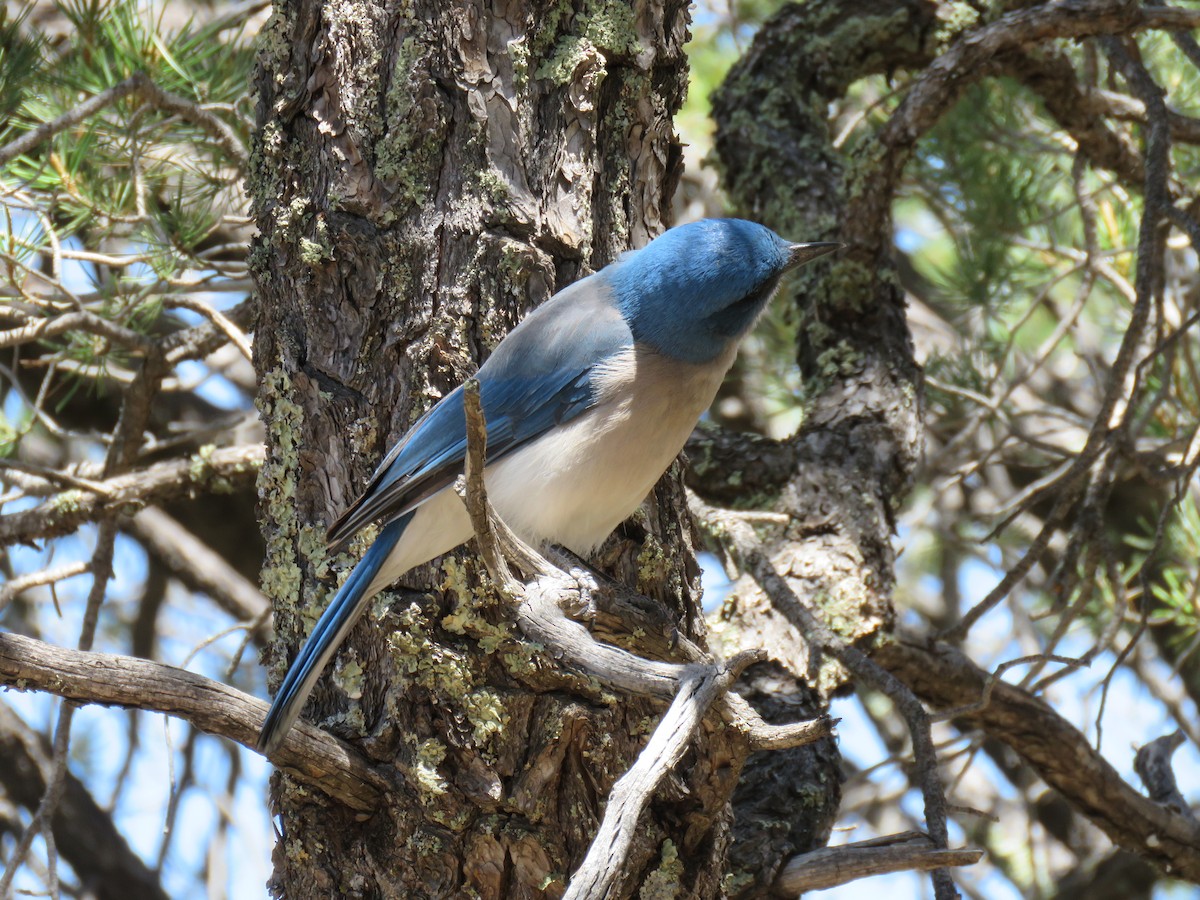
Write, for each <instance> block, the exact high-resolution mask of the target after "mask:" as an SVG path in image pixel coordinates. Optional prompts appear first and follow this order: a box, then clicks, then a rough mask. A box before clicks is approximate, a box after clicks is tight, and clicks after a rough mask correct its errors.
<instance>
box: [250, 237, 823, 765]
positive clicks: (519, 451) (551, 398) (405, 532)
mask: <svg viewBox="0 0 1200 900" xmlns="http://www.w3.org/2000/svg"><path fill="white" fill-rule="evenodd" d="M838 246H839V245H838V244H831V243H810V244H791V243H788V242H787V241H785V240H783V239H782V238H780V237H779V236H778V235H776V234H775V233H774V232H772V231H770V230H769V229H767V228H764V227H763V226H761V225H757V224H755V223H753V222H746V221H743V220H740V219H706V220H704V221H700V222H693V223H691V224H689V225H680V226H679V227H677V228H672V229H670V230H669V231H667V232H665V233H663V234H662V235H660V236H659V237H658V238H656V239H655V240H653V241H651V242H650V243H649V244H647V245H646V246H645V247H643V248H641V249H640V250H634V251H631V252H629V253H625V254H624V255H622V256H621V257H620V258H619V259H617V260H616V261H615V262H614V263H612V264H611V265H609V266H606V267H605V268H603V269H601V270H600V271H599V272H597V273H596V274H594V275H590V276H588V277H587V278H584V279H582V280H580V281H577V282H575V283H574V284H572V285H571V286H570V287H568V288H565V289H564V290H562V291H559V292H558V293H557V294H555V295H554V296H553V297H551V298H550V299H549V300H548V301H546V302H545V303H544V304H542V305H541V306H540V307H538V308H537V309H536V310H534V312H532V313H531V314H530V315H529V316H528V317H527V318H526V319H525V320H524V321H523V322H521V324H520V325H518V326H517V327H516V328H515V329H513V331H512V332H511V333H510V334H509V335H508V336H507V337H506V338H504V340H502V341H501V342H500V344H499V346H497V347H496V349H495V351H494V352H493V353H492V355H491V356H490V357H489V358H488V360H487V362H485V363H484V364H483V366H482V367H480V369H479V375H478V379H479V385H480V399H481V401H482V405H483V412H484V417H485V419H486V421H487V454H488V455H487V464H486V468H485V470H484V479H485V484H486V486H487V492H488V498H489V499H490V500H491V503H492V506H493V507H494V508H495V510H496V513H497V514H498V515H499V516H500V518H501V519H503V520H504V522H506V523H507V524H508V526H509V527H510V528H512V529H513V531H515V532H516V533H517V534H518V535H519V536H521V537H522V538H523V539H525V540H526V541H528V542H529V543H531V544H534V545H535V546H536V545H538V544H541V543H546V542H553V543H558V544H561V545H564V546H566V547H568V548H570V549H571V550H573V551H575V552H576V553H579V554H587V553H588V552H589V551H591V550H593V549H594V548H595V547H596V546H597V545H599V544H600V543H601V542H602V541H603V540H604V539H605V538H606V537H607V536H608V535H609V533H610V532H611V531H612V530H613V529H614V528H616V526H617V525H618V524H619V523H620V522H621V521H623V520H624V519H625V518H626V517H628V516H629V515H630V513H632V512H633V511H634V510H635V509H636V508H637V506H638V504H640V503H641V502H642V501H643V500H644V499H645V498H646V496H647V495H648V494H649V493H650V490H651V489H652V488H653V487H654V484H655V482H656V481H657V480H658V478H659V476H661V475H662V474H663V472H664V471H666V469H667V467H668V466H669V465H670V464H671V461H672V460H673V459H675V457H676V456H677V455H678V454H679V451H680V450H681V449H683V445H684V442H685V441H686V440H687V438H688V435H689V434H691V432H692V429H693V428H694V427H695V425H696V423H697V421H698V420H699V418H700V416H701V414H702V413H703V412H704V411H705V410H706V409H707V408H708V406H709V404H710V403H712V400H713V397H714V396H715V395H716V392H717V388H718V387H719V386H720V384H721V379H722V378H723V377H724V375H725V373H726V371H727V370H728V369H729V367H730V365H731V364H732V363H733V358H734V356H735V355H736V353H737V346H738V342H739V341H740V340H741V339H742V338H743V337H744V336H745V335H746V333H747V332H748V331H749V330H750V328H751V327H752V326H753V325H754V322H755V320H756V319H757V318H758V316H759V314H760V313H761V312H762V311H763V309H764V308H765V307H766V305H767V301H768V300H770V299H771V296H772V294H774V292H775V289H776V287H777V285H778V284H779V278H780V276H781V275H782V274H783V273H784V272H786V271H787V270H788V269H790V268H792V267H794V266H798V265H800V264H802V263H805V262H808V261H810V260H813V259H816V258H817V257H819V256H823V255H824V254H826V253H829V252H830V251H831V250H834V249H836V248H837V247H838ZM465 452H466V420H465V414H464V411H463V397H462V388H461V387H460V388H458V389H457V390H455V391H453V392H452V393H450V394H449V395H447V396H446V397H445V398H443V399H442V401H441V402H440V403H438V404H437V405H436V406H435V407H433V409H431V410H430V411H429V412H428V413H426V414H425V416H424V417H423V418H422V419H421V420H420V421H418V422H417V424H416V425H414V426H413V427H412V429H410V430H409V432H408V434H406V435H405V436H404V438H403V439H402V440H401V441H400V442H399V443H398V444H396V446H394V447H393V448H392V449H391V451H390V452H389V453H388V455H387V456H386V457H385V458H384V460H383V462H382V463H381V464H380V466H379V469H378V470H377V471H376V472H375V475H374V477H373V478H372V479H371V483H370V484H369V485H367V489H366V490H365V491H364V492H363V494H362V496H361V497H359V498H358V500H356V501H355V502H354V504H353V505H352V506H350V508H349V509H347V510H346V511H345V512H344V513H342V515H341V517H340V518H339V519H338V520H337V521H336V522H334V523H333V525H332V526H331V527H330V529H329V543H330V545H331V547H336V546H340V545H342V544H344V543H345V542H346V541H348V540H349V539H350V538H351V537H353V535H354V534H355V532H357V531H358V530H359V529H361V528H362V527H363V526H365V525H368V524H370V523H372V522H381V523H384V528H383V529H382V530H381V531H380V532H379V536H378V537H377V538H376V539H375V542H374V543H373V544H372V545H371V548H370V549H369V550H367V552H366V554H365V555H364V556H363V558H362V561H361V562H359V564H358V565H357V566H356V567H355V569H354V571H353V572H351V574H350V576H349V578H347V580H346V583H345V584H344V585H343V586H342V588H341V590H339V591H338V592H337V596H335V597H334V598H333V602H332V603H330V604H329V607H328V609H326V610H325V612H324V614H323V615H322V616H321V618H320V620H319V621H318V622H317V625H316V627H315V628H314V629H313V633H312V635H311V636H310V637H309V639H308V642H307V643H306V644H305V645H304V647H303V649H302V650H301V651H300V654H299V656H297V657H296V660H295V662H293V663H292V666H291V668H290V669H289V670H288V673H287V676H286V677H285V678H284V680H283V684H282V685H281V686H280V688H279V693H278V694H276V695H275V702H274V703H273V704H272V706H271V711H270V713H269V714H268V715H267V720H266V724H265V725H264V726H263V730H262V735H261V736H260V738H259V747H260V749H261V750H262V751H263V752H265V753H267V754H271V753H273V752H274V751H275V750H276V749H278V747H279V745H280V743H281V742H282V741H283V738H284V736H285V735H286V734H287V732H288V729H289V728H291V726H292V723H293V722H294V721H295V720H296V717H297V716H298V715H299V714H300V711H301V709H302V708H303V707H304V703H305V700H307V698H308V695H309V692H310V691H311V690H312V688H313V685H314V684H315V683H316V681H317V679H318V678H319V677H320V675H321V672H322V670H323V669H324V668H325V665H326V663H328V662H329V660H330V659H331V658H332V657H333V655H334V653H336V652H337V648H338V646H339V645H340V644H341V643H342V641H343V640H344V639H345V637H346V635H347V633H348V632H349V631H350V629H351V627H353V625H354V623H355V622H356V621H357V620H358V617H359V615H360V614H361V613H362V611H363V609H364V608H365V607H366V604H367V601H369V600H370V599H371V598H372V597H373V596H374V595H375V594H376V593H378V592H379V591H380V590H382V589H383V588H385V587H387V586H388V585H389V584H391V583H392V582H393V581H395V580H396V579H397V578H398V577H399V576H400V575H403V574H404V573H405V572H407V571H408V570H409V569H411V568H413V567H414V566H419V565H421V564H422V563H425V562H428V561H429V560H431V559H433V558H434V557H435V556H439V555H441V554H443V553H446V552H447V551H449V550H451V549H453V548H454V547H457V546H458V545H459V544H461V543H463V542H464V541H466V540H468V539H469V538H470V537H471V536H472V530H471V522H470V519H469V518H468V516H467V511H466V508H465V507H464V505H463V502H462V500H461V499H460V498H459V497H458V495H457V494H456V493H455V492H454V489H453V486H452V485H453V482H454V480H455V478H456V477H457V476H458V475H459V474H461V472H462V469H463V457H464V455H465Z"/></svg>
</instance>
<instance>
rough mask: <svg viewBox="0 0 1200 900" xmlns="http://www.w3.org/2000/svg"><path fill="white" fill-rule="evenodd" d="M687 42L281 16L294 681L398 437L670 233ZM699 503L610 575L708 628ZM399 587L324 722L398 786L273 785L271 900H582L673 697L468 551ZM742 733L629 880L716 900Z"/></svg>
mask: <svg viewBox="0 0 1200 900" xmlns="http://www.w3.org/2000/svg"><path fill="white" fill-rule="evenodd" d="M686 36H687V12H686V7H685V4H684V3H683V2H681V0H665V2H664V0H644V2H638V3H637V4H635V5H634V6H633V8H630V7H628V6H626V5H625V4H623V3H620V2H615V0H614V2H604V0H572V2H569V3H566V2H564V3H556V4H541V3H536V2H530V0H514V2H511V3H508V4H503V5H501V6H500V7H498V8H495V9H493V8H491V7H490V6H488V5H483V4H473V3H469V4H461V5H455V7H454V8H450V7H449V6H448V5H446V4H441V3H432V2H424V0H418V2H415V3H411V4H375V3H369V2H365V0H326V2H321V0H297V2H283V3H279V4H277V7H276V13H275V15H274V17H273V19H272V20H271V22H270V23H269V25H268V26H267V27H266V28H265V30H264V33H263V35H262V37H261V39H260V40H261V47H262V49H261V54H260V67H259V72H258V75H257V85H258V91H259V105H258V119H259V126H260V131H259V134H258V139H257V144H256V147H255V153H254V160H253V166H252V173H251V176H250V179H249V187H250V191H251V194H252V196H253V197H254V203H255V215H256V219H257V225H258V228H259V231H260V236H259V238H258V239H257V241H256V244H255V248H254V251H253V267H254V271H255V275H256V279H257V283H258V292H259V297H260V302H261V318H260V324H259V328H258V332H257V334H256V340H255V360H256V367H257V369H258V374H259V379H260V399H259V402H260V408H261V411H262V415H263V418H264V420H265V422H266V426H267V434H268V438H267V445H268V453H269V458H268V463H267V465H266V466H264V469H263V473H262V476H261V479H260V485H259V492H260V497H261V516H262V520H263V529H264V534H265V536H266V539H267V544H268V549H267V560H266V564H265V567H264V570H263V584H264V588H265V590H266V592H267V593H268V595H269V596H270V597H271V598H272V600H273V602H274V604H275V609H276V618H275V621H276V627H277V640H276V644H275V645H274V648H273V649H272V650H271V651H270V652H268V653H267V655H266V663H267V665H269V667H270V670H271V681H272V683H273V684H274V683H277V682H278V679H279V678H280V677H281V676H282V673H283V671H284V669H285V667H286V663H287V661H288V659H289V658H290V657H291V655H292V654H293V653H294V651H295V649H296V648H297V647H298V645H299V643H300V642H301V640H302V638H303V636H304V635H305V634H306V633H307V632H308V630H309V629H311V627H312V625H313V623H314V621H315V619H316V617H317V616H318V615H319V613H320V611H321V610H322V609H323V607H324V605H325V604H326V603H327V602H328V600H329V598H330V597H331V596H332V594H333V591H334V590H335V588H336V585H337V582H338V579H339V577H344V574H345V571H346V570H347V568H348V566H349V564H350V563H351V561H352V559H353V558H356V557H357V555H358V554H360V553H361V551H362V549H363V548H364V547H365V546H366V540H365V539H363V540H360V541H359V542H356V543H355V544H354V545H352V547H351V551H350V552H349V553H348V554H346V555H344V556H341V557H338V558H336V559H329V558H327V557H326V554H325V551H324V550H323V543H324V541H323V537H324V531H325V526H326V524H327V523H328V522H329V521H331V520H332V518H333V517H334V516H335V515H336V514H337V513H338V512H340V511H341V510H342V509H344V508H345V507H346V506H347V504H348V503H350V502H351V500H353V499H354V497H355V496H356V494H357V492H358V490H359V489H360V488H361V487H362V486H363V485H364V484H365V482H366V479H367V477H368V475H369V474H370V472H371V471H372V469H373V468H374V466H375V465H376V464H377V463H378V461H379V460H380V458H381V456H382V454H383V453H384V452H385V450H386V448H387V447H388V446H389V445H390V444H391V443H392V442H394V441H395V440H396V439H397V438H399V437H400V436H401V435H402V434H403V433H404V432H405V430H406V429H407V428H408V426H409V425H410V424H411V423H412V422H413V421H415V419H416V418H417V416H418V415H419V414H420V413H421V412H423V411H424V410H425V409H427V408H428V407H429V406H430V405H431V404H432V403H434V402H435V401H436V400H437V399H438V398H440V397H441V396H443V395H445V394H446V393H447V392H448V391H449V390H451V389H452V388H453V387H454V386H455V385H457V384H459V383H460V382H461V381H463V380H464V379H465V378H466V377H467V376H469V375H470V374H471V373H472V372H473V371H474V370H475V368H476V367H477V365H478V363H479V362H480V361H481V360H482V359H484V358H485V357H486V356H487V354H488V353H489V352H490V350H491V349H492V348H494V347H495V345H496V343H497V342H498V341H499V340H500V338H501V337H502V336H503V335H504V334H505V333H506V332H507V331H508V330H509V329H510V328H511V327H512V326H513V325H514V324H515V323H516V322H517V321H518V320H519V319H520V318H521V316H522V315H523V314H524V313H526V312H527V311H528V310H530V309H532V308H533V307H534V306H536V305H537V304H539V303H541V302H542V301H543V300H545V299H546V298H547V297H549V296H550V295H551V294H552V293H553V292H554V291H555V290H557V289H560V288H562V287H564V286H565V285H567V284H569V283H570V282H571V281H573V280H575V279H576V278H578V277H580V276H581V275H583V274H586V272H587V271H588V270H589V269H592V268H598V267H599V266H601V265H603V264H605V263H607V262H609V261H610V260H611V259H613V258H614V257H615V256H616V255H617V254H618V253H619V252H621V251H623V250H625V249H626V248H628V247H629V246H633V245H639V244H642V243H644V242H645V241H646V240H647V239H649V238H650V237H652V236H653V235H655V234H657V233H658V232H659V231H660V230H661V229H662V228H663V227H664V224H665V219H666V218H667V215H668V209H669V201H670V198H671V196H672V193H673V190H674V186H675V183H676V181H677V179H678V176H679V168H680V149H679V145H678V142H677V140H676V138H675V135H674V132H673V130H672V125H671V115H672V113H673V112H674V111H675V110H676V109H677V108H678V106H679V104H680V102H681V100H682V97H683V92H684V88H685V75H686V72H685V63H684V58H683V54H682V50H681V46H682V44H683V42H684V40H685V39H686ZM683 509H684V505H683V503H682V491H681V487H680V484H679V480H678V473H677V472H672V473H671V474H670V475H669V476H668V477H667V478H665V479H664V480H663V482H662V483H661V484H660V486H659V487H658V489H657V491H656V493H655V495H654V497H653V498H652V500H651V502H650V504H649V505H648V507H644V508H643V510H644V514H639V515H637V516H635V517H634V519H633V520H632V521H631V522H630V523H627V524H626V525H625V526H623V527H622V528H621V529H620V530H619V531H618V533H617V535H616V536H615V537H614V538H613V539H612V540H610V541H609V543H608V544H606V546H605V547H604V548H603V549H602V550H601V552H600V560H599V565H601V566H602V567H603V568H604V569H606V570H607V571H609V572H610V573H612V574H614V575H615V576H616V577H617V578H618V579H621V580H624V581H626V582H627V583H630V584H633V585H635V586H636V587H637V588H638V589H639V590H641V591H642V592H644V593H647V594H648V595H650V596H651V597H653V598H654V599H655V600H656V601H658V602H660V603H661V604H663V605H664V607H665V609H667V610H669V611H670V614H671V617H672V618H673V619H674V621H675V624H676V626H677V627H678V628H679V629H680V631H681V632H682V633H683V634H685V635H687V636H689V637H691V638H693V639H695V640H700V641H702V640H703V634H702V629H703V625H702V620H701V617H700V614H699V609H698V601H699V596H698V594H699V591H698V569H697V567H696V564H695V560H694V555H693V552H692V546H691V536H690V533H689V530H688V528H687V527H686V526H685V525H684V524H682V523H683V522H685V521H686V518H685V517H684V516H682V515H681V513H682V510H683ZM646 510H648V512H645V511H646ZM368 537H369V535H368ZM403 580H404V581H405V583H406V584H408V585H411V587H412V588H414V589H415V590H413V589H407V588H403V589H402V588H397V589H395V590H393V591H391V592H386V593H384V594H383V595H382V596H381V599H380V601H379V602H377V603H375V604H374V605H373V608H372V609H371V610H370V611H369V612H368V614H367V615H366V616H364V618H363V621H362V622H361V623H360V624H359V625H358V627H357V628H356V629H355V630H354V632H353V633H352V635H351V636H350V638H349V640H348V641H347V643H346V645H345V646H344V647H343V649H342V652H341V653H340V655H339V657H338V659H337V661H336V663H335V664H334V666H333V667H331V672H330V674H329V675H328V676H327V678H326V679H325V680H324V681H323V682H322V683H321V684H320V685H319V686H318V688H317V690H316V691H315V692H314V695H313V701H312V703H311V704H310V707H309V713H308V718H309V719H310V720H311V721H314V722H318V723H320V724H322V726H323V727H325V728H327V729H329V730H331V731H333V732H334V733H336V734H338V735H339V736H341V737H343V738H346V739H349V740H352V741H355V742H358V744H359V746H360V747H361V749H362V751H363V752H365V753H366V754H368V755H369V756H370V757H372V758H373V759H375V760H377V761H378V762H379V764H380V765H381V766H383V767H394V779H395V785H396V787H395V791H394V792H393V793H392V795H391V796H389V797H388V800H387V803H386V804H385V805H383V806H381V807H380V808H379V809H378V810H377V811H376V812H375V813H374V815H372V816H370V817H369V818H366V819H365V820H363V819H361V818H357V817H356V816H355V815H354V814H353V813H352V812H351V811H350V810H348V809H346V808H342V807H339V806H337V805H336V804H335V803H333V802H332V801H330V800H329V799H328V798H326V797H323V796H321V795H319V794H316V793H313V792H312V791H310V790H305V789H303V788H302V787H301V786H299V785H298V784H297V783H296V782H295V781H293V780H292V779H291V778H289V777H288V776H287V775H286V774H279V775H277V776H276V779H275V781H274V785H273V791H274V802H275V805H276V810H277V812H278V814H279V820H278V821H279V827H280V830H281V838H280V841H279V844H278V847H277V852H276V857H275V876H274V879H273V882H272V889H273V891H274V892H275V894H277V895H282V896H287V897H289V898H302V897H329V896H354V897H357V896H366V897H374V896H381V897H382V896H387V897H409V898H417V897H449V896H481V897H487V898H510V900H514V898H521V897H534V896H551V897H553V896H559V895H560V894H561V893H562V891H563V889H564V886H565V883H566V880H567V879H568V877H569V875H570V873H571V872H572V871H573V869H574V868H575V867H576V866H577V865H578V863H579V861H580V860H581V859H582V857H583V854H584V853H585V851H586V849H587V846H588V844H589V841H590V837H591V835H592V834H593V832H594V830H595V827H596V825H597V823H598V820H599V817H600V815H601V812H602V806H603V803H604V801H605V798H606V797H607V793H608V790H609V788H610V787H611V785H612V783H613V781H614V780H615V779H616V778H617V777H619V775H620V774H621V773H622V772H623V771H624V770H625V769H626V768H627V767H628V765H629V763H630V761H631V760H632V759H633V758H635V756H636V754H637V752H638V749H639V748H640V746H641V745H642V743H643V742H644V740H645V737H646V734H647V733H648V731H649V730H650V729H651V728H652V727H653V724H654V722H655V721H656V718H657V716H658V715H659V714H660V713H661V707H660V706H657V705H655V704H648V703H646V702H643V701H640V700H630V699H629V698H623V697H613V696H611V695H609V694H607V693H606V692H604V691H602V690H600V689H598V688H596V687H594V686H591V687H589V686H588V685H586V684H579V683H577V682H578V679H576V680H571V679H570V678H568V677H566V676H564V675H563V674H562V673H560V672H558V671H557V669H558V667H557V665H556V663H555V662H554V661H553V660H552V659H550V658H548V657H547V656H545V655H544V654H542V653H541V652H540V649H539V648H537V647H535V646H531V645H528V644H527V643H524V642H523V641H522V638H521V637H520V635H519V634H518V633H517V632H516V630H515V627H514V626H513V625H512V624H511V617H510V616H509V613H508V611H507V610H506V609H505V608H504V607H503V605H502V603H501V602H500V601H499V600H498V599H497V598H496V597H495V596H494V595H493V594H492V593H490V592H489V590H488V589H487V587H486V586H485V584H484V583H483V579H482V577H481V569H480V567H479V566H478V565H477V564H476V563H475V562H474V561H473V560H472V559H471V557H470V556H469V555H465V554H461V553H460V554H458V555H455V556H452V557H447V558H446V560H445V561H443V562H442V563H440V564H438V563H435V564H433V565H430V566H425V567H422V568H421V569H418V570H416V571H414V572H412V573H409V575H408V576H406V578H405V579H403ZM659 643H660V644H663V643H664V642H663V641H662V640H661V636H659ZM626 644H627V646H629V647H631V648H634V649H637V648H638V647H639V644H638V639H637V637H636V635H633V634H630V635H627V636H626ZM724 731H725V730H716V729H714V732H713V733H711V734H707V735H706V737H705V739H704V740H703V741H702V742H701V744H702V745H703V746H701V747H698V748H694V750H693V758H692V759H691V760H689V761H688V762H687V763H685V765H684V766H681V767H680V773H679V775H678V781H677V782H676V783H675V784H674V785H673V786H672V787H671V788H669V789H668V790H667V791H664V792H663V793H665V794H667V796H659V797H658V798H657V799H656V802H655V803H654V804H653V805H652V807H651V809H650V810H649V811H648V813H647V814H646V815H645V816H644V817H643V820H642V826H641V827H642V835H641V840H640V841H639V842H638V843H637V845H636V847H635V849H634V852H633V857H634V858H633V859H632V865H631V868H630V872H631V875H630V877H628V878H626V879H625V880H624V881H623V882H622V883H621V885H620V889H619V896H634V895H637V894H638V893H639V891H641V890H642V889H643V888H645V889H646V890H652V889H653V890H661V894H657V893H656V894H654V895H655V896H675V897H715V896H719V895H720V893H721V877H722V873H723V862H724V855H725V853H724V851H725V846H726V844H727V841H728V833H729V823H728V814H727V809H728V803H727V800H728V796H729V792H730V791H731V789H732V786H733V783H734V782H735V781H736V774H737V770H738V769H739V768H740V759H741V755H740V752H739V751H738V748H736V747H734V746H732V745H731V744H730V743H729V742H731V741H732V740H733V738H732V737H731V736H728V735H726V734H725V733H724ZM647 895H648V894H645V893H643V896H647Z"/></svg>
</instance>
